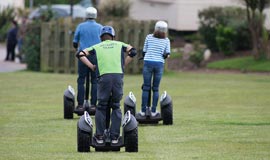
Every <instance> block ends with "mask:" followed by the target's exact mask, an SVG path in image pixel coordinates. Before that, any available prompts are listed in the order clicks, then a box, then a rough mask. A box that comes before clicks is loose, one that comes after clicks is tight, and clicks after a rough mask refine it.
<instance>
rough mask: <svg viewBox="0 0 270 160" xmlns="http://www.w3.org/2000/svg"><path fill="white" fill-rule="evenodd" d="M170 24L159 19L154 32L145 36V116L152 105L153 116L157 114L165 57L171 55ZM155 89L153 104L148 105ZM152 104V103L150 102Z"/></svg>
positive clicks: (143, 102) (143, 100)
mask: <svg viewBox="0 0 270 160" xmlns="http://www.w3.org/2000/svg"><path fill="white" fill-rule="evenodd" d="M167 30H168V24H167V23H166V22H164V21H158V22H157V23H156V24H155V30H154V33H153V34H149V35H147V36H146V38H145V42H144V47H143V55H144V59H143V60H144V66H143V87H142V106H141V112H140V115H141V116H145V111H146V107H151V116H152V117H154V116H157V115H158V114H159V112H157V109H156V107H157V103H158V98H159V84H160V81H161V78H162V75H163V68H164V63H165V59H166V58H167V57H169V56H170V52H171V50H170V40H169V38H168V37H167V35H166V33H167ZM151 89H152V91H153V94H152V95H153V97H152V106H147V105H148V104H147V103H148V99H149V98H151V97H149V92H151ZM150 105H151V104H150Z"/></svg>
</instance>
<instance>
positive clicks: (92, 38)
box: [73, 7, 102, 112]
mask: <svg viewBox="0 0 270 160" xmlns="http://www.w3.org/2000/svg"><path fill="white" fill-rule="evenodd" d="M96 18H97V10H96V9H95V8H94V7H88V8H87V9H86V21H85V22H82V23H80V24H79V25H78V26H77V28H76V31H75V35H74V39H73V47H74V48H75V49H76V50H77V51H81V50H83V49H85V48H87V47H91V46H93V45H95V44H98V43H100V31H101V28H102V25H101V24H99V23H97V22H96V21H95V19H96ZM88 59H89V60H90V61H92V59H93V57H92V56H90V57H88ZM92 62H93V61H92ZM87 72H90V80H91V100H90V101H91V102H90V103H91V106H92V107H95V106H96V103H97V77H96V73H95V71H92V70H90V69H89V68H88V67H87V66H86V65H85V64H84V63H82V62H81V61H80V60H78V78H77V93H78V94H77V102H78V106H77V107H76V108H75V112H76V111H77V112H81V111H84V108H83V103H84V96H85V86H84V85H85V79H86V75H87Z"/></svg>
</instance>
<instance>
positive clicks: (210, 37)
mask: <svg viewBox="0 0 270 160" xmlns="http://www.w3.org/2000/svg"><path fill="white" fill-rule="evenodd" d="M199 18H200V27H199V32H200V34H201V35H202V37H203V40H204V43H205V44H206V45H207V46H208V48H210V49H211V50H213V51H218V50H219V46H218V43H217V41H216V40H217V34H218V33H217V29H218V28H217V27H218V26H219V25H222V26H224V27H230V28H232V29H233V30H235V31H236V35H235V49H237V50H246V49H250V48H251V40H250V32H249V30H248V26H247V19H246V11H245V10H244V9H241V8H237V7H224V8H223V7H210V8H207V9H204V10H202V11H200V12H199Z"/></svg>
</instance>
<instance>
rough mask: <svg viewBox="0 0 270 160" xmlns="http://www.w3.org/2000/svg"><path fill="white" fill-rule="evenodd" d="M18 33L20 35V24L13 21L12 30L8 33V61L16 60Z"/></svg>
mask: <svg viewBox="0 0 270 160" xmlns="http://www.w3.org/2000/svg"><path fill="white" fill-rule="evenodd" d="M17 33H18V24H17V22H16V21H14V20H13V21H12V28H11V29H10V30H9V31H8V33H7V55H6V59H5V60H6V61H14V60H15V48H16V45H17Z"/></svg>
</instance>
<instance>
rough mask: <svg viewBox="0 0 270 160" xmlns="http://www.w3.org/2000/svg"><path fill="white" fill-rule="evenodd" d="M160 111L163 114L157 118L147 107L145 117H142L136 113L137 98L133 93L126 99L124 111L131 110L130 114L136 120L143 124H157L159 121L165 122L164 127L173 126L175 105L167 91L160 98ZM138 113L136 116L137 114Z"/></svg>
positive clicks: (149, 101) (149, 100) (149, 102)
mask: <svg viewBox="0 0 270 160" xmlns="http://www.w3.org/2000/svg"><path fill="white" fill-rule="evenodd" d="M150 105H151V92H149V99H148V106H150ZM160 108H161V109H160V110H161V113H160V114H157V115H156V116H152V115H151V108H150V107H147V108H146V112H145V116H141V115H140V114H139V113H136V98H135V96H134V94H133V93H132V92H130V93H129V95H128V96H127V97H126V98H125V101H124V111H125V112H126V111H128V110H130V112H131V113H132V114H133V115H135V117H136V120H137V121H138V122H139V123H141V124H157V123H158V122H159V121H161V120H163V124H164V125H172V124H173V105H172V98H171V97H170V96H169V95H168V94H167V92H166V91H164V93H163V94H162V95H161V97H160ZM135 113H136V114H135Z"/></svg>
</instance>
